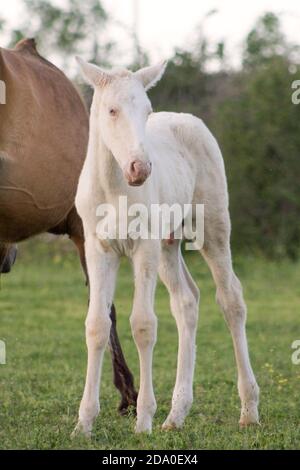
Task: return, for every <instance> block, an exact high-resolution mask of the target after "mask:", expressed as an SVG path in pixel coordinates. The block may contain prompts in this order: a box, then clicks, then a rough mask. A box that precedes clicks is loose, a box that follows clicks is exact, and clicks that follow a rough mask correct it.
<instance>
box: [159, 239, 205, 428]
mask: <svg viewBox="0 0 300 470" xmlns="http://www.w3.org/2000/svg"><path fill="white" fill-rule="evenodd" d="M159 275H160V278H161V280H162V281H163V283H164V284H165V285H166V287H167V289H168V291H169V294H170V303H171V310H172V314H173V315H174V317H175V320H176V324H177V328H178V337H179V338H178V339H179V342H178V361H177V375H176V383H175V387H174V391H173V398H172V409H171V411H170V413H169V416H168V417H167V419H166V421H165V422H164V424H163V428H164V429H169V428H178V427H180V426H182V425H183V422H184V419H185V417H186V415H187V414H188V412H189V409H190V407H191V405H192V402H193V377H194V366H195V352H196V346H195V342H196V329H197V319H198V304H199V290H198V288H197V286H196V285H195V283H194V282H193V280H192V278H191V276H190V274H189V272H188V270H187V268H186V266H185V263H184V260H183V258H182V255H181V252H180V243H179V242H178V241H176V242H174V244H173V245H169V246H165V247H164V248H163V249H162V253H161V260H160V267H159Z"/></svg>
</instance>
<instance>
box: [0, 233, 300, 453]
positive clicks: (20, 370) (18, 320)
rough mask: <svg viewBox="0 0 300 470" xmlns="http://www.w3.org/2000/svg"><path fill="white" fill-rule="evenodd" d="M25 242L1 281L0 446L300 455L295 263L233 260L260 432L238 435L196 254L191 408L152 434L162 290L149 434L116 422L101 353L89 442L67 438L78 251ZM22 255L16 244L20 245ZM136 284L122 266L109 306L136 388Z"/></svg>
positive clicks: (168, 348)
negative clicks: (178, 426)
mask: <svg viewBox="0 0 300 470" xmlns="http://www.w3.org/2000/svg"><path fill="white" fill-rule="evenodd" d="M61 243H62V245H63V250H62V249H61V248H60V245H58V244H57V243H54V244H47V245H43V246H42V245H40V242H35V243H33V242H31V245H30V249H28V247H26V245H25V246H24V248H25V250H24V253H23V256H22V254H21V256H20V257H19V259H18V262H17V263H16V265H15V266H14V269H13V272H12V273H11V274H10V275H8V276H2V278H1V291H0V339H2V340H4V341H5V343H6V348H7V364H6V365H0V448H2V449H8V448H10V449H46V448H48V449H49V448H50V449H60V448H64V449H71V448H80V449H85V448H90V449H294V448H299V447H300V425H299V424H300V419H299V418H300V393H299V391H300V365H299V366H296V365H293V364H292V362H291V354H292V349H291V343H292V342H293V341H294V340H295V339H300V265H299V264H292V263H289V262H281V263H276V262H267V261H263V260H261V259H259V258H258V259H256V258H247V259H246V258H242V259H239V258H238V259H237V260H236V263H235V268H236V271H237V273H238V275H239V276H240V278H241V280H242V282H243V285H244V291H245V297H246V301H247V304H248V337H249V344H250V352H251V357H252V363H253V367H254V370H255V373H256V376H257V380H258V383H259V385H260V388H261V407H260V410H261V426H260V427H252V428H249V429H243V430H240V429H239V427H238V418H239V399H238V395H237V390H236V369H235V365H234V360H233V351H232V345H231V339H230V337H229V333H228V331H227V328H226V326H225V324H224V321H223V319H222V316H221V315H220V313H219V309H218V307H217V306H216V304H215V290H214V285H213V282H212V280H211V276H210V274H209V272H208V269H207V267H206V265H205V264H204V262H203V261H202V259H201V258H200V256H198V255H197V254H196V253H193V254H192V255H189V256H188V258H187V262H188V265H189V267H190V270H191V272H192V273H193V276H194V278H195V279H196V280H197V282H198V285H199V287H200V289H201V307H200V321H199V327H198V341H197V344H198V347H197V366H196V373H195V386H194V395H195V400H194V405H193V407H192V410H191V412H190V414H189V416H188V418H187V420H186V424H185V426H184V428H183V429H182V430H181V431H171V432H164V431H161V429H160V426H161V424H162V422H163V421H164V419H165V417H166V415H167V413H168V410H169V406H170V400H171V394H172V387H173V385H174V381H175V372H176V350H177V333H176V327H175V323H174V321H173V318H172V317H171V314H170V313H169V304H168V296H167V294H166V292H165V290H164V288H163V287H162V286H161V285H160V284H159V286H158V290H157V296H156V299H157V300H156V313H157V316H158V320H159V327H158V342H157V345H156V348H155V355H154V386H155V393H156V399H157V404H158V409H157V413H156V415H155V419H154V430H153V434H152V435H151V436H146V435H138V436H137V435H135V434H134V432H133V427H134V417H133V416H132V417H127V418H124V417H119V416H118V414H117V411H116V410H117V406H118V404H119V396H118V393H117V391H116V390H115V389H114V386H113V384H112V370H111V364H110V358H109V354H108V353H106V356H105V362H104V370H103V381H102V389H101V394H102V401H101V403H102V410H101V415H100V416H99V418H98V419H97V422H96V425H95V430H94V433H93V437H92V439H91V441H88V442H87V441H85V440H84V439H80V438H77V439H76V440H75V441H71V439H70V437H69V436H70V433H71V431H72V429H73V427H74V425H75V422H76V416H77V410H78V406H79V402H80V398H81V394H82V390H83V385H84V376H85V366H86V351H85V340H84V317H85V313H86V308H87V293H86V288H85V286H84V283H83V278H82V274H81V271H80V268H79V266H78V261H77V258H76V255H75V253H73V252H69V251H67V252H66V254H64V255H62V252H63V251H64V250H65V248H64V247H65V245H66V242H61ZM21 251H22V246H21ZM131 294H132V278H131V275H130V267H129V266H128V264H127V262H124V263H123V264H122V266H121V271H120V275H119V282H118V289H117V295H116V307H117V312H118V331H119V334H120V338H121V343H122V346H123V349H124V352H125V355H126V358H127V359H128V363H129V365H130V367H131V368H132V370H133V372H134V374H135V377H136V383H138V360H137V353H136V349H135V346H134V343H133V340H132V338H131V333H130V327H129V315H130V309H131V298H132V296H131Z"/></svg>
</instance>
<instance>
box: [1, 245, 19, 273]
mask: <svg viewBox="0 0 300 470" xmlns="http://www.w3.org/2000/svg"><path fill="white" fill-rule="evenodd" d="M16 256H17V247H16V246H15V245H10V244H3V243H0V274H1V273H4V274H6V273H9V271H10V270H11V267H12V265H13V264H14V262H15V260H16Z"/></svg>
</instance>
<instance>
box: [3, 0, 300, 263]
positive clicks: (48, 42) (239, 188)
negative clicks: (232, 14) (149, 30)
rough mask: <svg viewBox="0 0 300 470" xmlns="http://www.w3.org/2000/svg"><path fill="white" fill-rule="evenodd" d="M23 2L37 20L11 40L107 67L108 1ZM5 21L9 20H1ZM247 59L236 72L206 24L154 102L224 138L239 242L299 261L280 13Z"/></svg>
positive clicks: (296, 181)
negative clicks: (28, 40)
mask: <svg viewBox="0 0 300 470" xmlns="http://www.w3.org/2000/svg"><path fill="white" fill-rule="evenodd" d="M23 2H24V4H25V5H26V8H27V11H28V16H29V18H30V22H29V23H28V21H27V19H24V24H23V25H21V26H20V27H19V28H18V29H15V30H13V32H12V34H11V42H12V43H13V42H15V41H16V40H18V39H20V38H21V37H24V36H37V37H38V40H39V43H40V44H41V46H42V50H44V51H45V54H47V51H48V50H51V51H53V49H54V50H56V51H57V52H58V53H60V54H61V55H63V56H64V57H65V58H66V64H67V59H68V58H70V57H73V56H74V54H75V53H76V54H77V53H82V51H84V56H85V58H87V59H88V58H89V59H90V60H92V61H95V62H97V63H98V64H102V65H109V61H110V58H111V54H112V53H114V52H115V51H116V49H115V48H114V46H115V45H114V44H113V43H110V42H108V43H105V41H104V42H103V41H102V40H101V33H102V31H103V30H104V29H105V27H106V26H107V25H108V24H109V23H110V21H111V18H109V16H108V15H107V13H106V12H105V10H104V8H103V7H102V6H101V2H99V1H97V0H85V2H81V1H80V0H67V1H66V2H65V6H64V8H61V7H58V6H57V4H56V5H55V6H54V4H53V2H52V1H49V0H48V1H42V0H23ZM215 13H216V11H211V12H209V13H208V15H207V17H210V16H211V15H214V14H215ZM1 28H2V29H3V28H5V23H4V21H2V20H1V19H0V29H1ZM132 37H134V39H135V40H134V41H133V43H134V44H135V47H136V48H138V50H135V51H134V53H133V64H134V65H135V66H136V67H137V66H138V65H144V64H145V63H147V55H146V54H142V55H141V51H140V47H139V45H138V43H137V41H136V37H135V36H134V34H133V35H132ZM115 53H116V54H117V52H115ZM137 58H138V59H137ZM241 59H242V60H241V67H240V68H239V70H234V69H232V68H231V67H230V66H229V65H228V63H229V61H228V58H227V55H226V43H225V42H220V43H219V44H211V43H210V41H209V38H207V37H206V36H205V34H204V33H203V30H202V28H201V27H199V34H198V38H197V41H196V43H195V46H194V47H193V48H192V49H191V50H175V52H174V55H173V57H172V58H171V59H170V61H169V66H168V68H167V72H166V75H165V77H164V79H163V80H162V81H161V82H160V83H159V85H158V86H157V87H156V88H154V89H153V90H151V92H150V95H151V99H152V103H153V106H154V108H155V109H156V110H169V111H178V112H190V113H193V114H195V115H197V116H199V117H201V118H202V119H203V120H204V121H205V123H206V124H207V125H208V127H209V128H210V129H211V130H212V132H213V133H214V134H215V136H216V138H217V140H218V141H219V144H220V147H221V149H222V152H223V156H224V160H225V165H226V172H227V177H228V185H229V194H230V210H231V218H232V242H233V245H234V248H235V249H237V250H242V251H249V250H250V251H259V252H262V253H263V254H265V255H266V256H273V257H283V256H289V257H290V258H292V259H296V258H297V257H298V256H299V254H300V105H298V106H297V105H295V104H293V103H292V100H291V96H292V91H293V90H292V88H291V85H292V82H293V81H294V80H296V79H297V78H300V77H299V75H298V77H297V72H299V65H300V53H299V47H298V46H296V45H292V44H289V43H288V41H287V40H286V38H285V36H284V34H283V33H282V30H281V24H280V18H279V17H278V16H276V15H275V14H273V13H266V14H265V15H264V16H262V17H261V18H259V19H258V20H257V22H256V24H255V25H254V27H253V29H252V30H251V31H250V32H249V34H248V35H247V37H246V38H245V40H244V44H243V50H242V58H241ZM141 61H142V64H141ZM133 64H129V66H132V65H133ZM216 65H217V66H216Z"/></svg>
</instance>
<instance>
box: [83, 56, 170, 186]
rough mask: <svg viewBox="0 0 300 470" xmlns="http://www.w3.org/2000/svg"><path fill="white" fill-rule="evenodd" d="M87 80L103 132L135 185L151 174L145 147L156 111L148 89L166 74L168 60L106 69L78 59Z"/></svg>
mask: <svg viewBox="0 0 300 470" xmlns="http://www.w3.org/2000/svg"><path fill="white" fill-rule="evenodd" d="M77 61H78V62H79V64H80V67H81V70H82V73H83V75H84V77H85V79H86V80H87V81H88V82H89V83H90V84H91V85H92V86H93V87H94V89H95V93H94V103H95V104H96V107H95V108H94V109H95V112H96V113H97V122H98V124H99V132H101V136H102V139H103V141H104V143H105V145H106V147H107V148H108V149H109V150H110V151H111V152H112V154H113V156H114V158H115V159H116V160H117V162H118V164H119V165H120V167H121V169H122V171H123V174H124V176H125V178H126V180H127V181H128V184H130V185H131V186H140V185H141V184H143V183H144V181H145V180H146V179H147V177H148V176H149V175H150V173H151V162H150V160H149V157H148V155H147V151H146V146H145V129H146V122H147V119H148V117H149V115H150V114H151V112H152V108H151V103H150V101H149V98H148V96H147V94H146V91H147V90H148V89H149V88H151V87H152V86H154V85H155V84H156V83H157V82H158V80H160V78H161V77H162V75H163V73H164V71H165V68H166V62H161V63H159V64H157V65H154V66H152V67H145V68H142V69H140V70H138V71H137V72H134V73H133V72H130V71H129V70H115V71H105V70H103V69H101V68H99V67H97V66H96V65H94V64H90V63H87V62H84V61H83V60H82V59H79V58H77Z"/></svg>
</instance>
